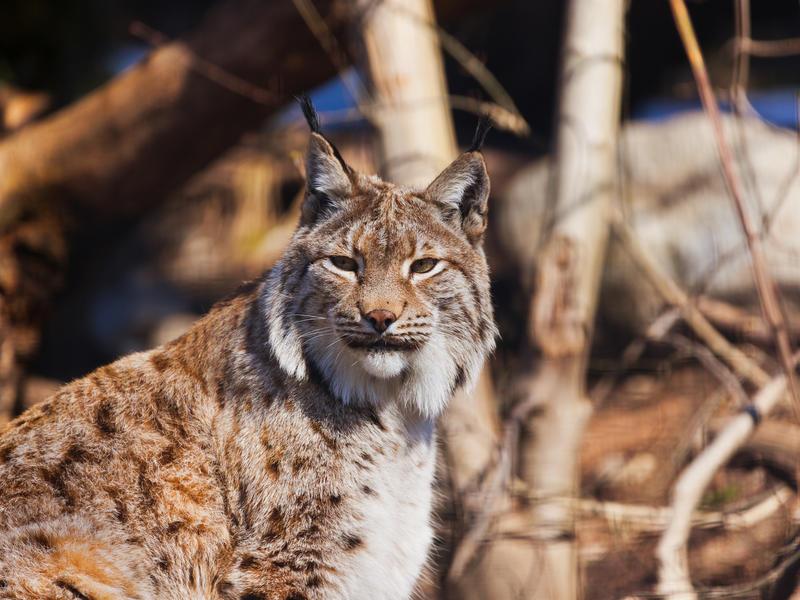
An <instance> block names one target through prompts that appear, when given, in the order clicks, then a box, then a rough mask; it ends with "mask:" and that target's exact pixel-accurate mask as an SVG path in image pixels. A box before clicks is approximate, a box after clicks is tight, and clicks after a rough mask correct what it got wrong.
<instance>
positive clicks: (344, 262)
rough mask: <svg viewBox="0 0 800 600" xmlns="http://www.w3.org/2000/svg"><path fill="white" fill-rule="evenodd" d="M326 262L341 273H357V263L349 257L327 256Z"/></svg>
mask: <svg viewBox="0 0 800 600" xmlns="http://www.w3.org/2000/svg"><path fill="white" fill-rule="evenodd" d="M328 260H329V261H331V264H332V265H333V266H334V267H336V268H337V269H341V270H342V271H353V272H355V271H358V263H357V262H356V261H355V260H354V259H352V258H350V257H349V256H329V257H328Z"/></svg>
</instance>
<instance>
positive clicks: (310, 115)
mask: <svg viewBox="0 0 800 600" xmlns="http://www.w3.org/2000/svg"><path fill="white" fill-rule="evenodd" d="M297 102H298V103H299V104H300V108H301V109H302V111H303V116H304V117H305V118H306V122H307V123H308V127H309V129H311V131H312V132H314V133H320V127H319V115H318V114H317V109H316V108H314V104H313V102H311V98H310V97H309V95H308V94H300V95H299V96H297Z"/></svg>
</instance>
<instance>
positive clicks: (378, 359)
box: [356, 350, 408, 379]
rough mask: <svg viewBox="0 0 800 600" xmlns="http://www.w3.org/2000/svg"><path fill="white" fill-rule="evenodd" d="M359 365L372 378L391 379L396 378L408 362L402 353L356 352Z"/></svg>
mask: <svg viewBox="0 0 800 600" xmlns="http://www.w3.org/2000/svg"><path fill="white" fill-rule="evenodd" d="M356 352H357V353H358V354H359V355H361V356H360V360H359V364H360V365H361V368H362V369H364V371H366V372H367V373H368V374H369V375H371V376H372V377H376V378H378V379H391V378H392V377H397V376H398V375H400V373H402V372H403V370H404V369H405V368H406V367H407V366H408V360H407V359H406V357H405V355H404V354H403V353H402V352H392V351H382V352H375V351H369V350H357V351H356Z"/></svg>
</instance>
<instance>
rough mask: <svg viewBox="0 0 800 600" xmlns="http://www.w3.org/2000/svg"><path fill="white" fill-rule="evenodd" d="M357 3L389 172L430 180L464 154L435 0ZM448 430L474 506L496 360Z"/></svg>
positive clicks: (461, 495) (453, 406)
mask: <svg viewBox="0 0 800 600" xmlns="http://www.w3.org/2000/svg"><path fill="white" fill-rule="evenodd" d="M357 5H358V6H360V7H363V9H364V10H365V11H366V12H365V14H364V18H363V20H362V21H361V23H362V28H361V30H360V32H359V33H360V35H361V39H362V40H363V44H364V48H365V54H366V62H367V66H368V71H369V75H370V80H371V84H372V85H371V91H372V93H373V95H374V105H372V106H371V108H372V111H373V112H372V115H373V118H374V119H375V122H376V125H377V126H378V129H379V131H380V140H381V155H382V157H383V164H384V165H385V175H386V176H387V178H388V179H389V180H390V181H393V182H396V183H400V184H403V185H409V186H416V187H424V186H426V185H427V184H429V183H430V182H431V181H433V179H434V178H435V177H436V176H437V175H438V174H439V172H441V171H442V169H444V168H445V167H446V166H447V165H448V164H449V163H450V162H451V161H452V160H454V159H455V158H456V156H457V154H458V147H457V145H456V139H455V134H454V131H453V124H452V119H451V115H450V109H449V104H448V101H447V97H448V94H447V84H446V81H445V77H444V66H443V62H442V56H441V51H440V48H439V43H438V40H437V38H436V35H435V29H434V28H433V24H434V15H433V7H432V4H431V1H430V0H403V1H402V2H401V1H400V0H387V1H386V2H381V3H372V2H365V1H361V0H358V2H357ZM441 432H442V435H443V437H444V443H445V447H446V452H447V465H448V468H449V477H450V479H451V481H452V482H453V487H454V493H455V495H456V496H458V498H456V499H454V500H456V501H458V502H460V504H462V506H463V507H464V508H465V509H466V510H467V511H469V508H470V507H469V494H468V493H467V492H468V490H473V489H474V488H475V487H476V486H477V481H478V479H479V478H480V477H481V476H482V475H483V474H484V473H485V471H486V469H487V466H488V465H489V463H490V461H491V459H492V458H493V456H494V453H495V451H496V447H497V439H498V434H499V427H498V417H497V406H496V402H495V396H494V390H493V386H492V381H491V375H490V373H489V369H488V367H484V371H483V373H482V374H481V377H480V380H479V382H478V385H477V386H476V388H475V390H474V391H473V392H471V393H466V392H459V393H458V394H456V396H455V398H453V400H452V401H451V403H450V406H449V408H448V411H447V414H446V415H445V416H444V419H443V423H442V427H441ZM473 508H474V507H473ZM441 566H442V565H437V567H441ZM484 575H485V576H487V577H488V576H489V575H490V574H489V573H485V574H484Z"/></svg>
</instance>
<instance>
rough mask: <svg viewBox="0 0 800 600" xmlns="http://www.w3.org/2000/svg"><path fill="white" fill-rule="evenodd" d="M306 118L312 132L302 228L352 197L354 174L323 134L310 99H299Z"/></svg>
mask: <svg viewBox="0 0 800 600" xmlns="http://www.w3.org/2000/svg"><path fill="white" fill-rule="evenodd" d="M299 101H300V105H301V108H302V109H303V115H304V116H305V118H306V121H307V122H308V126H309V128H310V129H311V139H310V140H309V143H308V152H307V153H306V199H305V202H304V203H303V215H302V224H304V225H307V224H310V223H313V222H315V221H316V220H317V219H318V218H320V216H322V215H324V214H327V213H329V212H332V211H334V210H336V208H337V205H338V204H340V203H341V202H343V201H344V200H345V199H346V198H347V197H348V196H350V194H351V193H352V174H353V170H352V169H351V168H350V167H349V166H348V165H347V163H345V162H344V159H343V158H342V156H341V155H340V154H339V151H338V150H337V149H336V147H335V146H334V145H333V144H331V143H330V142H329V141H328V140H327V139H325V136H323V135H322V133H320V128H319V117H318V116H317V112H316V111H315V110H314V106H313V104H311V100H310V99H309V98H308V96H302V97H301V98H299Z"/></svg>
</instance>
